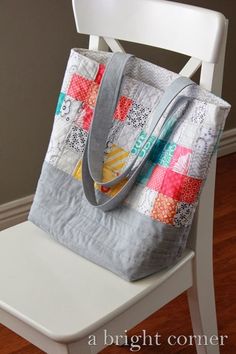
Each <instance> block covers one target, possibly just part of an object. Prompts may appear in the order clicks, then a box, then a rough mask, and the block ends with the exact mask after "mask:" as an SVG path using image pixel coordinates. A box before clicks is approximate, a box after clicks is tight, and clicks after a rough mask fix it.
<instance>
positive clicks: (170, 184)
mask: <svg viewBox="0 0 236 354" xmlns="http://www.w3.org/2000/svg"><path fill="white" fill-rule="evenodd" d="M184 177H185V176H183V175H182V174H180V173H176V172H174V171H171V170H170V169H167V171H166V174H165V181H164V183H162V186H161V189H160V192H161V193H162V194H165V195H167V196H169V197H172V198H174V199H177V200H179V198H180V196H181V189H182V185H183V178H184Z"/></svg>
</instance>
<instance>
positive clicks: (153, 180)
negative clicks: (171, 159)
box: [147, 165, 167, 192]
mask: <svg viewBox="0 0 236 354" xmlns="http://www.w3.org/2000/svg"><path fill="white" fill-rule="evenodd" d="M166 171H167V169H166V168H164V167H162V166H159V165H157V166H156V167H155V168H154V169H153V171H152V174H151V177H150V178H149V180H148V183H147V187H148V188H150V189H154V190H155V191H158V192H159V191H160V190H161V187H162V184H163V181H164V178H165V174H166Z"/></svg>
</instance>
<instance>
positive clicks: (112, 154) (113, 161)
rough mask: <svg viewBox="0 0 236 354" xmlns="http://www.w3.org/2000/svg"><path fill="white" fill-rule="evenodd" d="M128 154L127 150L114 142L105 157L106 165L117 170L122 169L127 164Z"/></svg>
mask: <svg viewBox="0 0 236 354" xmlns="http://www.w3.org/2000/svg"><path fill="white" fill-rule="evenodd" d="M128 155H129V153H128V152H127V151H125V150H124V149H122V148H121V147H119V146H117V145H115V144H113V145H112V147H111V149H110V151H109V152H108V153H107V154H106V155H105V157H104V166H105V167H107V168H109V169H111V170H113V171H116V172H118V171H121V170H122V168H123V167H124V166H125V163H126V159H127V157H128Z"/></svg>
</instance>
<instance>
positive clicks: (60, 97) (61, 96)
mask: <svg viewBox="0 0 236 354" xmlns="http://www.w3.org/2000/svg"><path fill="white" fill-rule="evenodd" d="M65 95H66V94H65V93H63V92H60V95H59V98H58V102H57V108H56V114H57V115H58V114H60V112H61V106H62V103H63V101H64V98H65Z"/></svg>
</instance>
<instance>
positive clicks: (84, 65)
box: [78, 57, 99, 80]
mask: <svg viewBox="0 0 236 354" xmlns="http://www.w3.org/2000/svg"><path fill="white" fill-rule="evenodd" d="M98 69H99V64H98V63H97V62H95V61H93V60H91V59H88V58H85V57H84V58H82V60H80V62H79V67H78V74H79V75H80V76H83V77H86V79H88V80H94V79H95V78H96V75H97V73H98Z"/></svg>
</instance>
